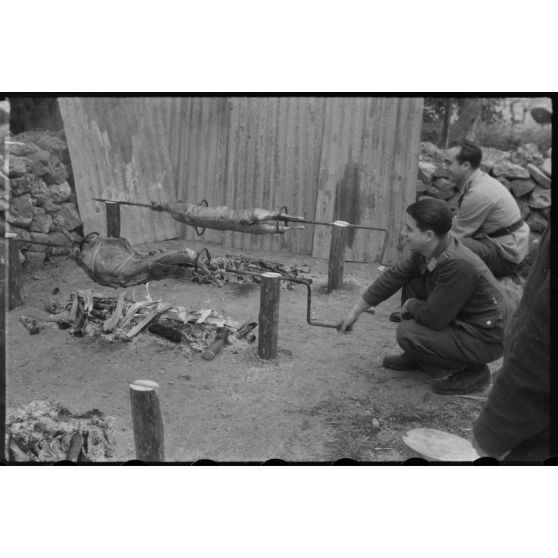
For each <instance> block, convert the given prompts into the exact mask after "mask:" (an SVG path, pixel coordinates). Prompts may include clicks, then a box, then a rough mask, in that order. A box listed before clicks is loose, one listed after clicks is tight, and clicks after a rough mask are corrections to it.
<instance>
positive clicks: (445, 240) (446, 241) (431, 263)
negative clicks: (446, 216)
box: [424, 232, 452, 271]
mask: <svg viewBox="0 0 558 558" xmlns="http://www.w3.org/2000/svg"><path fill="white" fill-rule="evenodd" d="M451 239H452V235H451V232H447V233H446V234H445V235H444V236H443V237H442V238H441V239H440V242H438V246H436V248H435V249H434V252H432V256H430V258H424V267H425V269H427V270H428V271H433V270H434V269H435V268H436V266H437V265H438V260H439V258H440V255H441V254H442V253H443V252H445V251H446V249H447V247H448V246H449V245H450V242H451Z"/></svg>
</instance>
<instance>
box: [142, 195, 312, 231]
mask: <svg viewBox="0 0 558 558" xmlns="http://www.w3.org/2000/svg"><path fill="white" fill-rule="evenodd" d="M151 209H153V210H155V211H165V212H167V213H170V214H171V215H172V217H173V218H174V219H175V220H176V221H179V222H180V223H185V224H186V225H190V226H192V227H205V228H208V229H217V230H221V231H236V232H243V233H251V234H283V233H285V232H286V231H289V230H293V229H303V228H304V226H302V225H295V226H285V225H281V224H278V222H277V218H278V217H279V216H280V215H281V213H280V212H279V211H269V210H268V209H231V208H229V207H225V206H218V207H207V206H203V205H194V204H191V203H185V202H177V203H157V202H151Z"/></svg>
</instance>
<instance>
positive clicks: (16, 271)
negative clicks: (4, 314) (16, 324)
mask: <svg viewBox="0 0 558 558" xmlns="http://www.w3.org/2000/svg"><path fill="white" fill-rule="evenodd" d="M5 237H6V240H7V241H8V246H7V248H8V250H7V256H8V258H7V264H8V274H7V275H8V277H7V281H6V288H7V290H8V311H9V310H13V309H14V308H16V307H17V306H21V305H22V304H23V276H22V274H21V262H20V261H19V248H18V243H17V240H16V238H17V234H15V233H9V232H8V233H5ZM4 257H5V256H4Z"/></svg>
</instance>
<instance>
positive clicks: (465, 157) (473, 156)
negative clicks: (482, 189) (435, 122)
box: [455, 140, 482, 169]
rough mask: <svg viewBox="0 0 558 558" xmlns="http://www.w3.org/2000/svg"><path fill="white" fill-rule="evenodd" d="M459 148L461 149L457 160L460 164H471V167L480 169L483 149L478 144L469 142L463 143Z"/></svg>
mask: <svg viewBox="0 0 558 558" xmlns="http://www.w3.org/2000/svg"><path fill="white" fill-rule="evenodd" d="M457 146H458V147H460V149H459V153H458V154H457V155H456V156H455V158H456V159H457V160H458V161H459V163H461V164H463V163H465V162H469V163H470V164H471V167H473V168H474V169H478V168H479V167H480V164H481V161H482V149H481V148H480V147H479V146H478V145H477V144H476V143H473V142H472V141H468V140H465V141H462V142H461V143H459V144H457Z"/></svg>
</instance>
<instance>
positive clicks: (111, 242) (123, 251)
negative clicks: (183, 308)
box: [72, 233, 220, 287]
mask: <svg viewBox="0 0 558 558" xmlns="http://www.w3.org/2000/svg"><path fill="white" fill-rule="evenodd" d="M72 256H73V258H74V259H75V261H76V263H77V264H78V265H79V266H80V267H81V268H82V269H83V270H84V271H85V272H86V273H87V275H89V277H90V278H91V279H92V280H93V281H95V283H97V284H99V285H103V286H104V287H132V286H134V285H143V284H145V283H147V282H149V281H158V280H160V279H165V278H167V277H171V276H173V275H175V274H176V273H177V272H180V270H181V269H184V268H195V267H196V266H197V267H198V268H199V269H200V270H201V271H203V272H204V273H205V272H207V273H209V275H210V277H213V274H212V273H211V272H210V271H209V270H208V269H207V267H206V265H205V264H204V263H203V262H202V261H201V258H200V257H199V255H198V254H197V253H196V252H194V250H190V249H186V250H171V251H168V252H166V253H164V254H157V255H153V256H142V255H141V254H138V253H137V252H136V251H135V250H134V249H133V248H132V246H131V245H130V243H129V242H128V241H127V240H126V239H125V238H102V237H101V236H99V234H98V233H90V234H88V235H87V236H86V237H85V238H84V239H83V240H82V242H81V243H80V244H79V245H77V246H75V247H74V250H73V254H72ZM216 283H217V284H220V283H219V282H217V281H216Z"/></svg>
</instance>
